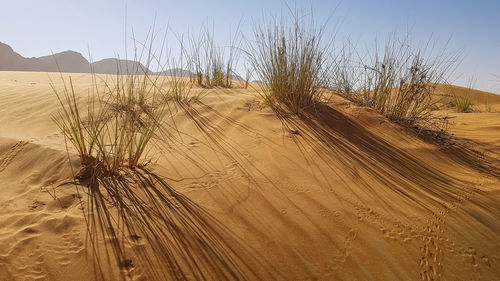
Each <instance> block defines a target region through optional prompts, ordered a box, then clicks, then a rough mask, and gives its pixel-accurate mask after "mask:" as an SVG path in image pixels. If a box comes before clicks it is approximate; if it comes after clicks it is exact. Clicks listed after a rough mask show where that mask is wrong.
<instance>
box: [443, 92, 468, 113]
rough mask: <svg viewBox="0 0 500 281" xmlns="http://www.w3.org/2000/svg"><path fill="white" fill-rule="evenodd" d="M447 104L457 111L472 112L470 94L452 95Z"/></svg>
mask: <svg viewBox="0 0 500 281" xmlns="http://www.w3.org/2000/svg"><path fill="white" fill-rule="evenodd" d="M448 105H449V106H450V107H454V108H456V110H457V112H472V95H470V94H469V95H465V96H459V95H453V96H452V97H451V98H450V100H449V101H448Z"/></svg>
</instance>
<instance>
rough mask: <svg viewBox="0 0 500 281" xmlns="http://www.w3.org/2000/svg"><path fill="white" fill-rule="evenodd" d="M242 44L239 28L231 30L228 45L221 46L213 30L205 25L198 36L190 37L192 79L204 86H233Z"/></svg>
mask: <svg viewBox="0 0 500 281" xmlns="http://www.w3.org/2000/svg"><path fill="white" fill-rule="evenodd" d="M240 45H241V36H240V34H239V28H238V29H237V30H236V32H235V33H234V34H231V32H230V39H229V44H228V46H219V45H217V44H216V43H215V40H214V35H213V31H211V30H210V29H209V28H208V27H207V26H204V27H203V28H202V29H201V31H200V33H199V34H198V36H193V37H191V39H190V48H189V50H188V52H189V55H188V57H189V58H190V64H189V65H190V70H191V72H192V73H193V75H192V76H191V81H192V82H195V83H197V84H198V85H200V86H204V87H225V88H229V87H231V86H232V76H233V74H234V67H235V64H236V62H237V60H238V58H239V53H240Z"/></svg>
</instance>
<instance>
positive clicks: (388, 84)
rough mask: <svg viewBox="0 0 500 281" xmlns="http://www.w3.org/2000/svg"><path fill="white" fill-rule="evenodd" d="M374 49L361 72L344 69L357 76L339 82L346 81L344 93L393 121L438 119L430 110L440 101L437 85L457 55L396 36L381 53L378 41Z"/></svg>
mask: <svg viewBox="0 0 500 281" xmlns="http://www.w3.org/2000/svg"><path fill="white" fill-rule="evenodd" d="M375 50H376V51H375V54H374V55H373V56H372V58H373V59H372V61H371V62H368V63H365V62H361V63H360V65H361V67H360V68H359V69H360V72H361V73H360V74H356V73H357V72H355V71H354V72H353V73H349V72H348V71H345V70H344V71H343V72H341V73H343V74H345V73H347V74H349V77H354V80H353V78H350V79H346V80H347V82H341V83H340V84H341V85H346V86H344V88H340V90H341V91H342V92H343V93H344V96H347V97H348V98H350V99H351V100H354V101H355V102H358V103H360V104H362V105H365V106H368V107H371V108H374V109H375V110H377V111H378V112H380V113H382V114H383V115H385V116H386V117H387V118H389V119H390V120H392V121H394V122H398V123H404V124H408V125H416V124H417V123H426V122H429V121H431V120H432V122H435V121H436V120H438V119H439V118H436V117H433V116H432V113H431V111H432V109H433V108H435V106H436V103H437V101H436V99H434V98H433V93H434V90H435V88H436V85H437V84H438V83H443V82H444V81H445V80H446V78H447V76H448V75H449V72H450V71H451V69H452V67H453V66H454V63H455V62H456V57H449V56H445V55H444V54H442V53H441V54H437V55H435V56H432V55H430V54H428V53H427V50H425V49H423V50H421V49H416V50H413V49H412V48H411V46H410V44H409V40H408V38H406V39H400V38H397V37H396V36H392V37H390V38H389V40H388V41H387V43H386V45H385V47H384V49H383V52H382V53H379V48H378V46H377V45H376V48H375ZM357 75H359V76H357ZM344 76H346V75H344ZM338 79H339V78H338ZM341 81H342V80H341ZM352 81H354V82H352ZM356 84H357V85H359V86H358V89H357V90H356V91H353V90H352V89H351V88H352V85H356ZM346 87H348V88H347V89H346Z"/></svg>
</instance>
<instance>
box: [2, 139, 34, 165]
mask: <svg viewBox="0 0 500 281" xmlns="http://www.w3.org/2000/svg"><path fill="white" fill-rule="evenodd" d="M26 144H28V142H27V141H18V142H17V143H16V144H15V145H14V146H12V147H11V148H10V149H9V150H8V151H7V152H6V153H4V154H2V155H0V173H1V172H3V171H4V170H5V169H6V168H7V167H8V166H9V165H10V164H11V163H12V160H14V158H15V157H16V156H17V154H18V153H19V152H21V151H22V150H23V148H24V146H25V145H26Z"/></svg>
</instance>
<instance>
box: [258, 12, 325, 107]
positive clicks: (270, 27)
mask: <svg viewBox="0 0 500 281" xmlns="http://www.w3.org/2000/svg"><path fill="white" fill-rule="evenodd" d="M254 36H255V40H254V43H253V44H250V45H249V51H248V57H249V61H250V63H251V64H252V66H253V68H254V70H255V72H256V74H257V76H258V78H259V80H260V81H261V82H262V83H261V87H262V88H261V94H262V96H263V98H264V100H265V101H266V102H267V103H268V104H271V105H272V104H274V103H276V102H279V103H282V104H284V105H285V106H287V107H288V109H289V110H291V111H292V112H295V113H297V112H298V111H299V110H301V109H302V108H304V107H308V106H311V105H313V104H314V103H316V102H320V101H321V100H322V98H323V97H324V94H325V88H324V87H325V85H326V84H327V81H328V78H327V77H328V74H330V71H331V70H332V68H331V63H330V60H329V58H328V54H329V46H331V44H330V43H331V42H323V38H324V28H319V29H318V28H316V27H315V26H314V23H313V22H312V21H311V23H310V24H308V23H306V22H305V17H302V16H299V15H297V14H295V15H294V17H293V22H292V24H291V25H286V24H285V23H284V22H283V21H282V22H281V23H278V22H276V21H274V22H270V23H268V24H264V25H260V26H256V27H255V29H254Z"/></svg>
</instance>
